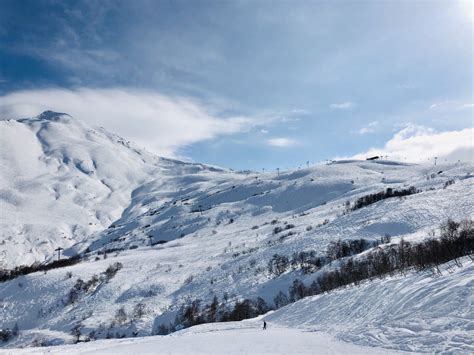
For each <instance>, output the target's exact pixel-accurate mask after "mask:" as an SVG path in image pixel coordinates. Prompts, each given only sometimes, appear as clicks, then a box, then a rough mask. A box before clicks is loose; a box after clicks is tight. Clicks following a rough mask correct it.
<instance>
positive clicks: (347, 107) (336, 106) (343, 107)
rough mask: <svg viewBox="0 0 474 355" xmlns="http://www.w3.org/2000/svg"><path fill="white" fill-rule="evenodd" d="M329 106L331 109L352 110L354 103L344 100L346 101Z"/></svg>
mask: <svg viewBox="0 0 474 355" xmlns="http://www.w3.org/2000/svg"><path fill="white" fill-rule="evenodd" d="M329 107H330V108H331V109H333V110H352V109H353V108H354V107H356V104H355V103H354V102H351V101H346V102H341V103H335V104H331V105H329Z"/></svg>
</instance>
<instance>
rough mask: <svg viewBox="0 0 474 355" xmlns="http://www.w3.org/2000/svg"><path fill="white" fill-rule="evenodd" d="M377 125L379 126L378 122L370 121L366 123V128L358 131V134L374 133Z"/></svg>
mask: <svg viewBox="0 0 474 355" xmlns="http://www.w3.org/2000/svg"><path fill="white" fill-rule="evenodd" d="M378 125H379V122H378V121H372V122H370V123H368V124H367V125H366V126H364V127H362V128H361V129H359V134H367V133H374V132H375V129H376V127H377V126H378Z"/></svg>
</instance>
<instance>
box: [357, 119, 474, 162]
mask: <svg viewBox="0 0 474 355" xmlns="http://www.w3.org/2000/svg"><path fill="white" fill-rule="evenodd" d="M473 142H474V128H465V129H463V130H460V131H446V132H435V131H434V130H433V129H431V128H428V127H424V126H418V125H413V124H410V125H409V126H407V127H405V128H403V129H402V130H400V131H399V132H397V133H396V134H395V135H394V136H393V137H392V138H391V139H390V140H389V141H388V142H387V143H386V144H385V146H384V147H383V148H371V149H369V150H368V151H367V152H365V153H360V154H357V155H355V156H353V158H355V159H365V158H366V157H368V156H375V155H379V156H386V155H387V156H388V158H389V159H391V160H401V161H407V162H413V163H417V162H420V161H425V162H426V161H427V160H428V159H433V158H434V157H438V158H439V159H447V160H448V161H451V162H452V161H457V160H461V161H471V162H472V161H474V144H473Z"/></svg>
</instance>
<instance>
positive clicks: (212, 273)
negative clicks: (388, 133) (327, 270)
mask: <svg viewBox="0 0 474 355" xmlns="http://www.w3.org/2000/svg"><path fill="white" fill-rule="evenodd" d="M0 124H1V125H2V131H1V132H2V137H1V139H2V142H5V146H6V147H8V149H6V150H3V149H2V153H1V154H2V155H1V156H2V158H1V164H2V169H1V171H2V176H1V177H2V179H1V184H2V185H1V186H2V189H1V191H2V193H1V194H0V197H1V201H2V206H1V207H2V216H1V224H2V228H1V231H0V233H1V234H0V237H1V239H0V240H1V242H0V244H2V243H3V244H2V245H0V247H1V248H2V249H0V250H2V251H3V255H4V257H3V259H2V260H3V262H4V263H5V264H6V265H18V260H17V259H18V256H21V259H22V260H23V259H26V260H30V261H31V262H32V261H34V260H44V258H45V257H46V258H50V257H51V256H52V255H53V251H52V250H53V249H54V248H55V247H56V246H57V245H62V246H63V247H69V250H68V252H69V255H71V254H72V253H75V252H86V251H87V253H86V254H85V258H84V259H83V260H82V261H81V262H80V263H78V264H76V265H73V266H69V267H66V268H61V269H54V270H50V271H48V273H47V274H44V273H33V274H29V275H26V276H22V277H19V278H17V279H14V280H11V281H7V282H4V283H2V284H0V328H5V327H10V328H11V327H13V325H14V324H15V322H17V323H18V325H19V327H20V329H21V333H20V336H19V337H18V338H17V339H14V340H12V341H11V342H9V343H7V344H4V345H5V346H8V347H15V346H22V345H26V344H32V343H44V344H62V343H67V342H72V336H71V335H70V333H71V329H72V328H73V327H74V326H77V325H80V326H81V332H82V334H85V335H87V334H89V333H90V332H92V331H94V332H96V336H97V337H98V338H104V337H105V336H106V334H107V333H112V334H115V333H120V334H125V335H127V336H131V335H132V334H133V333H135V334H137V335H138V336H144V335H151V334H153V333H155V332H156V330H157V327H158V326H159V325H160V324H163V323H169V322H170V321H172V320H173V319H174V315H175V312H176V310H177V308H178V307H179V305H181V304H183V303H184V302H185V301H186V300H187V299H201V300H202V301H203V302H204V303H207V302H209V301H210V300H211V299H212V298H213V297H214V296H217V297H218V298H219V299H220V300H221V299H222V298H223V296H224V294H227V295H228V298H229V302H232V301H234V300H236V299H239V298H243V297H247V298H252V299H255V298H256V297H262V298H263V299H264V300H265V301H267V303H269V304H272V303H273V298H274V296H275V295H276V294H277V293H278V291H284V292H286V291H287V290H288V287H289V285H290V284H291V283H292V281H293V280H294V279H295V278H299V279H301V280H303V281H304V282H311V281H312V280H313V279H314V277H315V275H313V274H307V275H305V274H303V273H302V272H301V271H300V270H292V271H291V270H290V271H287V272H285V273H283V274H282V275H280V276H278V277H275V276H274V275H270V274H269V273H268V271H267V264H268V261H269V260H270V259H271V258H272V256H273V255H274V254H275V253H278V254H280V255H286V256H291V255H292V253H293V252H301V251H314V252H315V253H316V254H317V255H324V254H325V251H326V248H327V246H328V244H329V243H330V242H331V241H334V240H337V239H358V238H365V239H368V240H375V239H379V238H380V237H381V236H383V235H385V234H390V235H392V236H393V242H397V241H398V240H399V238H401V237H404V238H405V239H406V240H415V239H419V238H424V237H426V236H427V235H428V233H429V232H430V231H431V230H432V229H435V228H437V227H438V226H439V224H440V223H442V222H443V221H445V220H446V219H447V218H453V219H455V220H460V219H463V218H472V217H473V216H474V204H473V203H472V196H473V182H474V180H473V179H472V177H473V176H474V175H472V172H473V166H472V165H469V164H467V163H446V164H442V165H438V166H432V165H430V166H428V165H407V164H401V163H397V162H390V161H378V162H377V161H370V162H367V161H344V162H338V163H334V164H329V165H321V166H315V167H311V168H308V169H301V170H297V171H288V172H282V173H280V174H276V173H265V174H259V173H253V172H245V173H243V172H232V171H227V170H223V169H219V168H213V167H209V166H204V165H199V164H186V163H182V162H178V161H173V160H166V159H162V158H158V157H155V156H153V155H151V154H149V153H146V152H145V151H142V150H140V149H138V148H135V147H133V146H132V145H131V144H129V143H127V142H125V141H124V140H123V139H121V138H119V137H116V136H114V135H111V134H109V133H107V132H106V131H105V130H93V129H91V128H89V127H86V126H84V125H83V124H82V123H80V122H79V121H75V120H74V119H72V118H70V117H69V116H65V115H58V114H51V113H47V114H43V115H41V116H39V117H37V118H34V119H28V120H19V121H3V122H1V121H0ZM5 132H10V133H9V134H4V133H5ZM15 137H16V138H15ZM18 137H22V138H21V141H22V142H24V146H28V147H29V149H24V148H22V147H19V146H18V139H17V138H18ZM24 146H23V147H24ZM5 152H8V154H6V153H5ZM3 167H5V169H4V168H3ZM448 181H453V182H454V183H452V184H450V185H449V186H445V184H446V182H448ZM410 186H414V187H416V188H417V189H420V190H421V192H420V193H417V194H414V195H410V196H406V197H403V198H389V199H385V200H382V201H379V202H376V203H374V204H372V205H369V206H367V207H364V208H361V209H358V210H355V211H350V212H347V211H346V208H345V205H346V202H347V201H349V202H350V203H351V204H352V203H353V202H354V201H355V200H356V199H357V198H359V197H362V196H366V195H367V194H373V193H378V192H380V191H383V190H385V189H386V188H388V187H390V188H393V189H405V188H408V187H410ZM12 221H14V223H12ZM275 228H281V229H282V231H281V232H277V233H275ZM61 233H64V236H65V237H66V238H64V237H63V235H62V234H61ZM15 243H16V244H15ZM30 249H31V250H32V252H30V251H29V250H30ZM104 252H105V253H106V254H105V255H104ZM25 255H26V256H27V258H25ZM105 256H106V258H105ZM115 262H120V263H121V264H122V265H123V268H122V269H121V270H119V271H118V272H117V274H116V275H115V277H113V278H111V279H109V280H105V279H104V278H103V277H102V276H103V275H104V271H105V270H106V269H107V267H108V266H109V265H111V264H112V263H115ZM25 263H26V262H25ZM470 274H472V267H469V268H467V267H466V268H465V269H462V270H460V271H457V272H456V273H453V274H450V275H448V276H446V277H445V276H443V277H441V278H440V279H439V282H438V281H437V280H434V281H433V280H432V279H430V278H429V277H427V276H426V275H414V276H411V278H406V279H394V280H387V281H383V282H378V283H374V284H373V286H370V285H367V286H365V285H364V286H363V287H361V288H356V289H355V290H353V291H350V290H343V291H340V292H342V293H343V296H338V295H339V293H338V292H339V291H338V292H337V293H333V294H329V295H324V296H318V297H316V298H315V299H316V300H314V299H308V300H303V301H300V302H298V303H295V304H294V305H292V306H290V307H297V308H288V307H285V308H284V309H286V308H288V309H290V311H289V313H288V314H286V313H285V311H284V309H282V310H280V311H278V312H276V313H275V314H274V315H271V316H269V319H271V320H272V323H273V322H274V323H275V324H277V325H279V326H282V327H291V328H295V327H297V326H299V325H298V324H296V322H295V319H292V318H291V314H292V313H293V312H294V313H297V312H303V313H307V314H314V317H315V318H311V319H307V320H306V321H305V324H306V325H311V329H317V330H321V329H322V328H321V327H319V325H325V324H327V323H324V322H323V321H322V319H323V318H326V321H327V322H330V320H331V319H332V318H334V324H340V326H336V325H335V327H336V328H334V329H332V328H331V329H329V331H330V333H331V334H332V335H333V336H335V337H336V338H337V339H342V340H345V341H350V342H355V343H358V344H360V345H371V346H372V345H374V346H380V347H383V348H384V349H387V348H390V349H402V350H421V349H428V351H430V349H440V346H441V345H440V344H448V345H449V344H451V345H449V346H448V347H450V348H453V349H454V348H455V346H454V345H453V344H454V343H455V342H456V339H457V338H453V339H454V340H452V339H451V340H449V339H448V338H449V336H448V333H449V332H451V330H450V329H453V328H452V327H451V328H450V326H451V323H453V322H457V319H458V318H459V315H458V311H459V309H460V308H456V307H455V306H454V304H455V302H454V301H453V299H451V298H449V299H448V300H447V301H446V302H448V303H444V302H445V300H443V299H442V298H435V301H434V302H435V305H436V307H441V308H442V307H445V306H446V309H447V311H446V312H445V313H444V316H445V321H444V323H443V324H444V325H446V324H448V325H449V326H446V331H444V330H443V331H442V332H441V333H440V334H441V335H440V336H439V337H438V338H436V339H438V340H439V341H436V339H435V340H434V341H433V342H432V343H431V344H432V345H430V344H429V343H427V344H422V342H421V340H420V338H419V337H418V338H417V339H418V340H416V341H414V342H412V343H405V342H403V336H398V335H397V327H398V326H397V324H395V323H393V322H392V323H390V322H388V323H387V324H388V325H387V326H386V327H388V328H387V329H388V330H386V329H385V328H384V327H385V325H384V324H385V322H386V321H387V319H385V318H383V317H382V315H381V313H380V312H382V310H384V309H386V310H387V312H388V311H392V309H393V308H390V307H407V312H408V310H409V309H412V310H414V308H416V302H412V303H410V302H409V300H408V301H406V302H405V303H403V305H402V304H401V303H395V301H396V300H395V299H388V300H387V299H384V300H385V301H386V302H385V301H383V302H385V303H383V302H382V301H380V302H382V304H379V303H377V302H375V301H374V304H376V307H377V308H378V309H375V308H374V309H373V312H374V315H373V317H369V318H367V317H366V316H362V315H363V312H362V311H363V310H366V309H369V310H370V309H372V308H371V306H370V304H371V303H368V304H361V305H360V307H361V308H357V307H355V308H354V309H355V310H354V312H356V313H354V314H353V315H354V319H357V315H359V316H360V317H361V318H360V319H359V321H358V323H359V324H360V325H361V327H360V328H359V329H355V330H354V329H353V328H350V327H349V325H347V321H346V320H345V319H341V318H340V317H339V318H338V316H337V314H336V312H335V311H331V308H330V307H327V306H325V308H324V309H325V312H326V310H327V313H317V312H314V311H312V312H310V310H311V307H315V308H317V307H319V306H318V302H327V303H325V305H326V304H337V303H338V302H341V303H342V304H345V307H346V311H345V312H346V313H344V314H351V313H350V312H351V307H350V302H349V301H348V300H352V299H353V297H362V296H361V295H363V294H366V293H367V294H370V298H369V299H371V300H378V298H377V297H378V296H380V295H383V294H385V292H386V291H385V290H386V289H388V290H391V291H392V292H391V294H393V293H394V292H399V293H403V294H407V295H411V296H410V297H412V299H417V297H422V295H423V287H411V285H412V284H417V283H419V284H420V285H422V284H423V283H426V284H428V285H429V286H430V287H431V286H432V287H434V288H436V287H438V288H442V287H444V286H443V285H448V286H449V287H450V289H451V290H455V293H454V294H455V295H456V296H453V297H456V298H455V299H456V300H457V301H458V302H460V304H465V305H466V307H470V304H471V303H470V302H471V298H470V297H471V294H472V292H470V291H469V290H470V288H471V287H472V282H471V279H470ZM94 275H97V276H98V279H99V280H100V281H99V282H98V283H97V284H95V285H94V287H93V288H92V289H91V290H90V291H89V292H87V293H84V294H81V296H80V299H79V300H78V301H77V302H76V303H74V304H66V303H67V302H65V301H66V300H67V297H68V294H69V292H70V290H71V289H72V287H73V286H74V284H75V283H76V282H77V280H78V279H79V278H80V279H82V280H84V281H88V280H91V279H92V278H93V277H94ZM436 282H438V283H436ZM445 283H446V284H445ZM453 285H454V286H453ZM456 285H460V286H459V287H457V286H456ZM463 285H464V287H463ZM455 286H456V287H455ZM446 287H447V286H446ZM430 289H432V288H430ZM362 290H363V291H362ZM433 290H434V289H433ZM436 290H437V289H436ZM371 292H372V293H371ZM433 292H435V291H433ZM436 292H438V291H436ZM469 292H470V293H469ZM345 295H347V296H345ZM39 296H40V297H39ZM326 297H327V298H326ZM338 297H340V298H338ZM344 297H346V298H344ZM428 298H429V299H430V296H429V297H428ZM325 300H327V301H325ZM332 300H334V302H333V301H332ZM305 302H308V303H305ZM426 302H428V301H426ZM139 303H142V304H144V306H145V315H144V316H143V317H141V319H139V320H135V321H134V322H132V323H127V325H126V326H114V327H111V325H112V323H113V320H114V317H115V314H116V312H117V310H118V309H119V308H121V307H124V309H125V311H126V312H127V314H128V315H130V314H131V313H132V311H133V309H134V307H136V305H137V304H139ZM424 305H426V308H423V309H425V310H426V311H425V313H423V314H422V316H420V319H421V320H423V319H424V321H425V324H422V325H419V324H418V325H417V326H418V328H416V329H422V330H423V331H426V332H428V333H430V334H436V332H437V331H438V330H437V328H436V327H435V324H436V322H435V321H434V320H433V319H428V318H427V314H428V309H429V304H428V303H425V304H424ZM298 307H301V308H298ZM341 307H342V306H341ZM384 307H388V308H384ZM410 307H411V308H410ZM423 307H425V306H423ZM357 309H359V311H357ZM331 312H332V313H331ZM357 312H359V313H357ZM410 314H411V313H410V312H408V313H405V315H404V317H405V318H403V319H404V320H405V319H406V320H410V317H409V315H410ZM301 319H302V320H304V319H305V318H301ZM464 320H465V321H463V322H461V323H459V324H460V325H459V327H460V329H462V330H463V332H467V331H470V332H471V333H472V329H473V328H472V325H470V324H471V323H470V322H472V314H471V315H469V314H467V315H464ZM292 322H293V323H292ZM344 322H346V323H344ZM364 322H365V323H364ZM427 324H428V326H427ZM201 327H203V326H201ZM215 327H216V331H218V330H219V329H220V330H222V334H223V339H228V338H226V337H227V335H225V334H230V333H226V331H224V330H225V327H224V325H215ZM222 327H224V328H222ZM420 327H421V328H420ZM329 328H330V327H329ZM399 328H400V327H399ZM200 329H201V328H200ZM202 329H205V327H204V328H202ZM209 329H210V328H209ZM407 329H409V328H407ZM322 330H326V329H322ZM352 331H354V332H353V336H352V337H351V336H350V335H349V334H351V332H352ZM290 332H292V330H291V331H290ZM400 332H401V333H400V334H405V333H404V332H406V331H405V330H400ZM438 332H439V331H438ZM238 333H239V334H240V332H238ZM292 334H293V333H292ZM298 334H299V335H298ZM193 336H194V335H193ZM236 336H237V334H236ZM277 336H278V335H277V333H275V337H277ZM294 336H295V337H299V336H302V337H305V336H306V335H305V334H304V332H302V331H300V330H297V331H296V330H295V333H294ZM377 336H378V337H377ZM397 336H398V337H397ZM167 339H168V338H167ZM170 339H174V338H172V337H170ZM186 339H187V338H186ZM141 341H143V342H145V343H146V342H148V340H140V341H138V342H137V344H139V343H140V342H141ZM149 341H150V342H151V343H153V340H149ZM167 341H169V342H170V344H172V342H173V341H174V340H167ZM183 341H185V340H183ZM186 341H187V340H186ZM308 341H309V340H308ZM450 341H451V343H450ZM336 342H339V340H337V341H336ZM459 342H460V343H462V346H463V347H461V349H469V347H468V346H470V345H469V340H468V338H467V337H464V338H462V339H461V338H460V340H459ZM104 344H105V343H104ZM190 344H193V342H192V340H190ZM410 344H412V345H410ZM88 346H89V345H87V346H86V347H85V348H84V349H87V347H88ZM91 346H92V345H91ZM98 346H99V345H98ZM137 346H139V345H137ZM430 346H431V348H430ZM91 349H94V348H93V347H92V348H91ZM138 349H140V348H138ZM217 349H219V348H217ZM91 351H92V350H91ZM183 351H184V350H183ZM302 351H303V350H302ZM384 351H385V350H384Z"/></svg>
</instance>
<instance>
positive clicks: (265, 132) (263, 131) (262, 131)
mask: <svg viewBox="0 0 474 355" xmlns="http://www.w3.org/2000/svg"><path fill="white" fill-rule="evenodd" d="M260 133H262V134H267V133H268V130H266V129H261V130H260Z"/></svg>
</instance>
